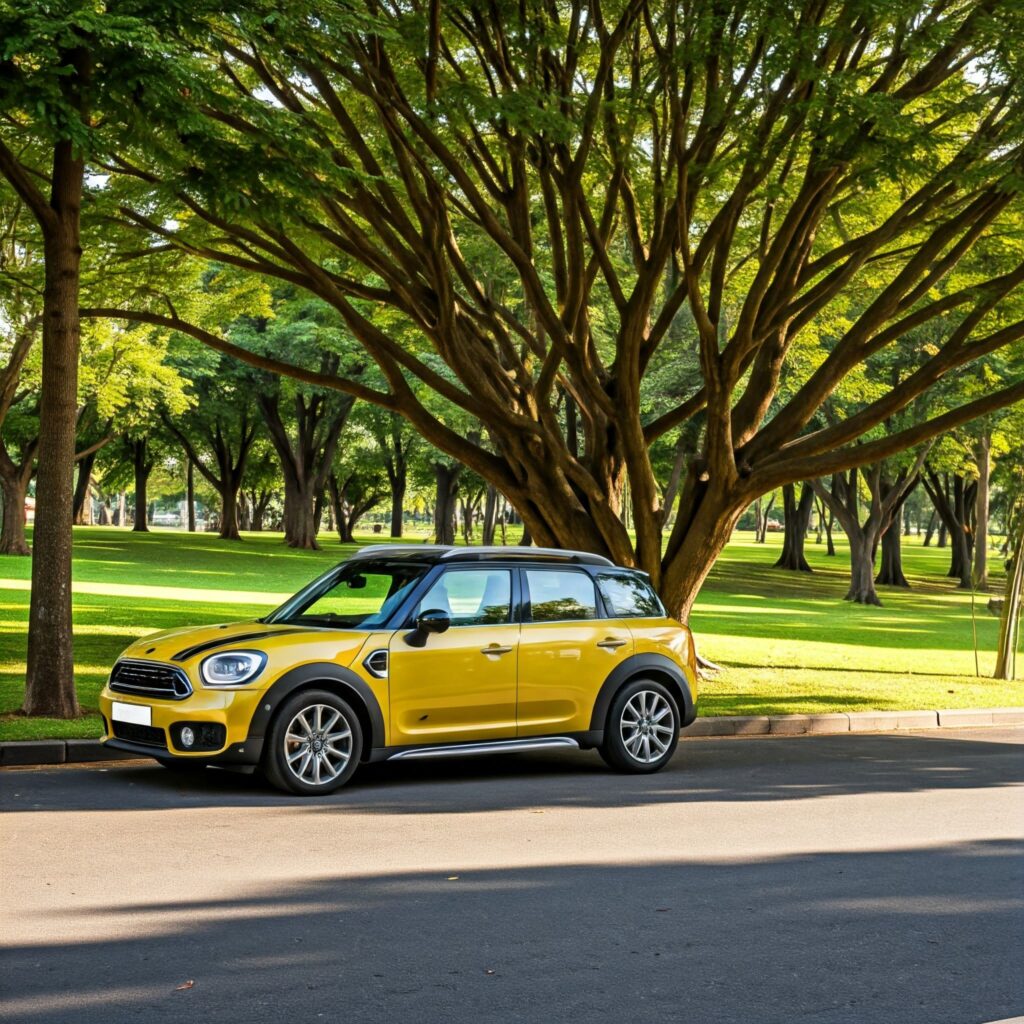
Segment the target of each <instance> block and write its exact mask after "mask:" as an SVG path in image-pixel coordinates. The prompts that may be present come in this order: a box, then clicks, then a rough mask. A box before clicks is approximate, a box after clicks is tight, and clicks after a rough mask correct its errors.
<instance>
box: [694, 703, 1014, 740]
mask: <svg viewBox="0 0 1024 1024" xmlns="http://www.w3.org/2000/svg"><path fill="white" fill-rule="evenodd" d="M1008 725H1024V708H956V709H952V710H949V711H841V712H838V713H832V714H823V715H756V716H750V717H748V716H743V715H721V716H718V717H707V718H698V719H697V721H695V722H694V723H693V724H692V725H688V726H687V727H686V728H685V729H684V730H683V735H684V736H804V735H814V736H827V735H833V734H835V733H842V732H897V731H899V730H906V729H966V728H969V727H975V726H1008Z"/></svg>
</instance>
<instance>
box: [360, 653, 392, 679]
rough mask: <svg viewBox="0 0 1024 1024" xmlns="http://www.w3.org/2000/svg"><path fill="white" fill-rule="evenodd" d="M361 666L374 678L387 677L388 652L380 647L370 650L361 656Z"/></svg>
mask: <svg viewBox="0 0 1024 1024" xmlns="http://www.w3.org/2000/svg"><path fill="white" fill-rule="evenodd" d="M363 668H365V669H366V671H367V672H369V673H370V675H371V676H373V677H374V678H375V679H387V677H388V652H387V651H385V650H383V649H381V650H379V651H372V652H371V653H370V654H368V655H367V656H366V657H365V658H363Z"/></svg>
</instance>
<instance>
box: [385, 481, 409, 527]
mask: <svg viewBox="0 0 1024 1024" xmlns="http://www.w3.org/2000/svg"><path fill="white" fill-rule="evenodd" d="M388 484H389V485H390V487H391V536H392V537H401V536H402V526H403V522H402V516H403V512H404V507H405V488H406V473H405V465H404V463H403V464H402V465H401V467H398V466H396V467H395V469H394V470H393V471H392V470H389V471H388Z"/></svg>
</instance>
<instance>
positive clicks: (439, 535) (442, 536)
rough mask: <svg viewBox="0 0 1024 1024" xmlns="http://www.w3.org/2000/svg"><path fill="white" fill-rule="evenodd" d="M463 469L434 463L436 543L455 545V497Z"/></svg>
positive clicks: (443, 463)
mask: <svg viewBox="0 0 1024 1024" xmlns="http://www.w3.org/2000/svg"><path fill="white" fill-rule="evenodd" d="M462 470H463V467H462V466H459V465H454V466H452V465H448V464H447V463H445V462H435V463H434V482H435V488H436V492H435V502H434V543H435V544H454V543H455V496H456V494H458V490H459V477H461V476H462Z"/></svg>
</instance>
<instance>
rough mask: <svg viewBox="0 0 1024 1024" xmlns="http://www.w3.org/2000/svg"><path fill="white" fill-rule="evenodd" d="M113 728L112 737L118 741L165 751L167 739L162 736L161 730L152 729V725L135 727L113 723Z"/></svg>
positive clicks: (130, 724) (122, 723)
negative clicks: (160, 748) (159, 748)
mask: <svg viewBox="0 0 1024 1024" xmlns="http://www.w3.org/2000/svg"><path fill="white" fill-rule="evenodd" d="M113 726H114V735H115V736H116V737H117V738H118V739H119V740H128V741H129V742H130V743H141V744H143V745H144V746H147V747H162V748H163V749H164V750H166V749H167V738H166V737H165V736H164V731H163V729H157V728H154V727H153V726H152V725H135V724H134V723H132V722H114V723H113Z"/></svg>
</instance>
